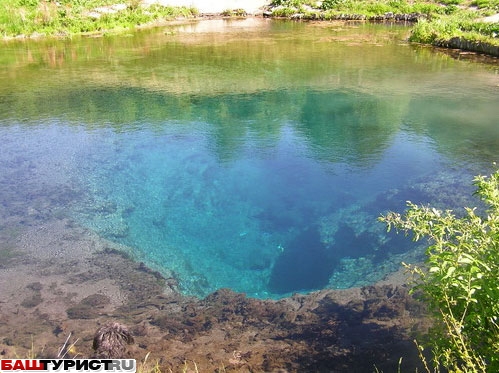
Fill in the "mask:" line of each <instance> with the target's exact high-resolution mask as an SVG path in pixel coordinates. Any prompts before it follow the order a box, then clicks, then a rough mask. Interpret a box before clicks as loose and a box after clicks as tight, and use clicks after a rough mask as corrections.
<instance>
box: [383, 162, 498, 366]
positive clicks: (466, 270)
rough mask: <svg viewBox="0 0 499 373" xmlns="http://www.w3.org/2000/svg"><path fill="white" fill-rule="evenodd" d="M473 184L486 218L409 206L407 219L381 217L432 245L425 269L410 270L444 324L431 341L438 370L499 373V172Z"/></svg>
mask: <svg viewBox="0 0 499 373" xmlns="http://www.w3.org/2000/svg"><path fill="white" fill-rule="evenodd" d="M474 184H475V185H476V187H477V191H476V195H477V196H478V197H479V198H480V199H481V200H482V201H483V203H484V204H485V205H486V209H485V211H483V213H481V214H480V213H478V212H477V211H478V210H477V209H476V208H465V213H464V215H463V216H462V217H457V216H456V215H454V214H453V212H452V211H450V210H447V211H440V210H437V209H434V208H431V207H427V206H417V205H415V204H412V203H410V202H408V210H407V211H406V212H405V213H404V215H400V214H397V213H393V212H391V213H388V214H387V215H386V216H383V217H381V218H380V220H381V221H383V222H385V223H386V224H387V226H388V229H389V230H390V229H391V228H393V227H394V228H396V229H398V230H403V231H404V232H406V234H408V233H409V232H412V235H413V239H414V240H416V241H417V240H420V239H421V238H423V237H426V238H428V239H429V241H430V246H429V247H428V248H427V250H426V255H427V259H426V263H425V265H424V266H409V265H406V266H407V267H408V268H409V269H410V270H411V271H412V273H413V274H415V275H416V281H417V282H416V284H415V286H414V288H413V289H414V290H416V289H417V290H420V291H421V293H422V294H423V298H424V299H425V300H426V301H427V302H428V304H429V305H430V307H431V308H432V309H433V310H434V311H435V315H436V316H437V320H438V321H439V322H438V323H437V327H436V329H435V331H434V332H436V333H435V334H433V336H432V339H431V343H432V345H433V350H434V356H435V362H436V366H437V367H438V366H443V367H445V368H446V369H448V370H449V371H450V372H498V371H499V326H498V323H499V171H496V172H495V173H493V174H492V175H491V176H490V177H484V176H478V177H476V178H475V180H474Z"/></svg>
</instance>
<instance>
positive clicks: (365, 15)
mask: <svg viewBox="0 0 499 373" xmlns="http://www.w3.org/2000/svg"><path fill="white" fill-rule="evenodd" d="M117 3H120V1H118V0H76V1H70V0H60V1H54V0H4V1H1V2H0V35H2V37H4V38H9V37H19V36H26V37H33V36H40V35H51V36H70V35H75V34H82V33H96V32H98V33H103V32H110V31H113V32H116V31H121V30H127V29H130V28H133V27H137V26H141V25H150V24H155V23H161V22H165V21H169V20H172V19H174V18H177V17H192V16H195V15H197V13H198V11H197V10H196V9H195V8H186V7H170V6H161V5H152V6H149V7H144V6H142V2H141V1H140V0H126V1H125V2H121V4H120V5H116V4H117ZM496 13H499V0H440V1H418V0H415V1H413V0H379V1H374V0H323V1H318V0H273V1H271V2H270V12H269V14H270V15H271V16H272V17H286V18H293V19H320V20H333V19H360V20H374V21H383V20H385V21H386V20H387V21H392V20H398V21H401V20H402V21H407V20H408V21H413V22H414V27H413V30H412V33H411V37H410V40H411V41H413V42H419V43H425V44H433V45H437V46H444V47H451V48H462V49H471V50H476V51H479V52H484V53H486V54H491V55H497V56H499V22H497V21H496V22H486V21H484V17H487V16H490V15H492V14H496Z"/></svg>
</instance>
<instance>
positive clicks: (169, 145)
mask: <svg viewBox="0 0 499 373" xmlns="http://www.w3.org/2000/svg"><path fill="white" fill-rule="evenodd" d="M255 22H256V21H255ZM258 22H260V21H258ZM205 25H206V26H210V25H213V24H205ZM225 26H227V27H225ZM225 26H224V28H223V29H217V32H216V33H213V32H211V31H210V32H203V33H190V32H187V31H186V27H184V26H183V28H179V29H177V30H173V31H174V32H173V33H172V32H170V31H168V32H165V30H163V29H160V30H149V31H145V32H140V33H137V34H136V35H133V36H131V37H121V38H102V39H96V40H94V39H92V40H90V39H88V40H87V39H82V40H76V41H42V42H39V43H31V42H28V43H26V44H14V43H12V44H9V46H8V48H6V49H5V50H2V51H0V64H1V65H2V68H3V69H2V73H0V133H1V137H0V142H1V148H2V152H1V153H0V160H1V162H0V168H1V172H0V201H1V202H2V206H4V209H3V210H2V211H1V212H0V219H2V222H4V224H7V223H6V222H9V224H14V223H12V222H13V221H19V224H22V222H23V221H25V219H24V217H25V216H26V215H27V214H31V215H30V216H34V217H36V218H37V219H54V218H60V217H61V216H70V217H71V218H72V219H74V220H75V221H76V222H77V224H81V225H83V226H86V227H89V228H91V229H92V230H94V231H96V232H98V233H99V234H100V235H102V236H103V237H106V238H107V239H110V240H113V241H115V242H118V243H121V244H123V245H124V247H127V250H128V251H129V252H130V253H132V254H133V255H134V257H135V258H137V259H138V260H142V261H144V262H146V263H147V264H148V265H150V266H151V267H154V268H156V269H159V270H160V271H162V272H163V273H164V274H165V275H168V276H174V277H176V278H177V279H178V281H179V285H180V287H181V289H182V290H183V291H184V292H185V293H187V294H192V295H197V296H204V295H206V294H208V293H210V292H212V291H214V290H216V289H218V288H221V287H229V288H232V289H234V290H237V291H242V292H246V293H248V294H249V295H251V296H257V297H279V296H282V295H286V294H288V293H292V292H295V291H309V290H313V289H318V288H322V287H338V288H341V287H350V286H358V285H361V284H366V283H369V282H373V281H376V280H379V279H380V278H382V277H383V276H385V275H386V274H387V273H389V272H390V271H393V270H395V269H398V267H399V263H400V261H402V260H405V261H411V260H417V258H418V255H420V254H421V250H418V249H417V248H415V247H414V246H413V244H412V243H411V242H410V241H409V240H407V239H405V238H404V237H401V236H397V235H394V234H390V235H388V234H386V233H385V230H384V226H383V225H381V224H379V223H377V222H376V218H377V217H378V216H379V214H380V213H382V212H384V211H386V210H389V209H391V210H401V209H403V208H404V206H405V201H407V200H411V201H413V202H424V203H433V204H435V205H437V206H439V207H443V208H457V207H459V206H462V205H464V204H473V203H474V202H473V201H469V199H468V198H469V195H470V191H471V187H470V181H471V178H472V175H474V174H477V173H484V172H488V171H489V170H490V167H491V164H492V162H493V161H495V160H497V158H498V155H499V154H498V149H499V147H498V146H497V145H498V142H499V130H498V127H497V123H496V117H497V109H496V102H497V79H498V78H497V75H494V74H493V71H489V70H490V69H489V68H488V67H486V66H482V65H478V64H468V63H461V62H459V61H454V60H452V59H450V58H448V57H446V56H441V55H436V54H427V53H426V52H425V51H424V50H418V49H412V48H410V47H408V46H407V45H404V44H403V42H402V40H403V38H404V35H405V34H406V30H405V29H404V28H401V27H392V28H388V29H387V28H385V27H384V26H380V25H360V26H358V25H357V26H355V25H353V26H352V25H341V24H329V23H323V24H321V25H314V24H296V23H286V22H284V23H280V22H268V21H263V20H262V21H261V24H260V23H259V24H258V27H255V28H251V27H249V26H248V25H247V24H244V25H242V26H241V27H238V23H237V22H236V23H230V24H225ZM210 27H211V26H210ZM400 44H402V45H400ZM463 75H466V79H462V78H461V76H463ZM13 190H15V191H16V193H13V192H12V191H13ZM40 196H43V198H42V199H40ZM40 200H43V201H44V202H43V203H40ZM34 201H36V202H34ZM0 223H1V222H0ZM0 226H1V224H0ZM0 237H1V236H0Z"/></svg>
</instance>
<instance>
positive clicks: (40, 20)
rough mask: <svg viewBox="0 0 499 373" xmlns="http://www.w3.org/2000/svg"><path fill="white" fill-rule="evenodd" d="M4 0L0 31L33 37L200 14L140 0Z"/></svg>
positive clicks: (112, 28) (120, 27)
mask: <svg viewBox="0 0 499 373" xmlns="http://www.w3.org/2000/svg"><path fill="white" fill-rule="evenodd" d="M117 3H120V1H117V0H75V1H72V0H59V1H48V0H3V1H1V2H0V35H2V36H3V37H4V38H6V37H7V38H8V37H19V36H26V37H33V36H43V35H54V36H70V35H75V34H82V33H95V32H107V31H120V30H126V29H130V28H133V27H136V26H140V25H146V24H154V23H157V22H162V21H165V20H171V19H174V18H176V17H190V16H193V15H196V14H197V11H196V9H194V8H185V7H169V6H160V5H152V6H150V7H147V8H146V7H143V6H142V5H141V1H140V0H128V1H126V2H125V3H123V2H121V5H116V4H117Z"/></svg>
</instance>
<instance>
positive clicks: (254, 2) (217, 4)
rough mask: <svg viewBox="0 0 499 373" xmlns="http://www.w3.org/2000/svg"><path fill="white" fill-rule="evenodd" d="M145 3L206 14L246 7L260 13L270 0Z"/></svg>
mask: <svg viewBox="0 0 499 373" xmlns="http://www.w3.org/2000/svg"><path fill="white" fill-rule="evenodd" d="M143 3H144V4H155V3H156V4H162V5H172V6H186V7H195V8H197V9H198V10H199V11H200V12H201V13H206V14H211V13H221V12H223V11H224V10H228V9H244V10H245V11H246V12H247V13H248V14H258V13H261V12H262V7H264V6H265V5H268V4H269V3H270V0H217V1H213V0H144V1H143Z"/></svg>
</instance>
